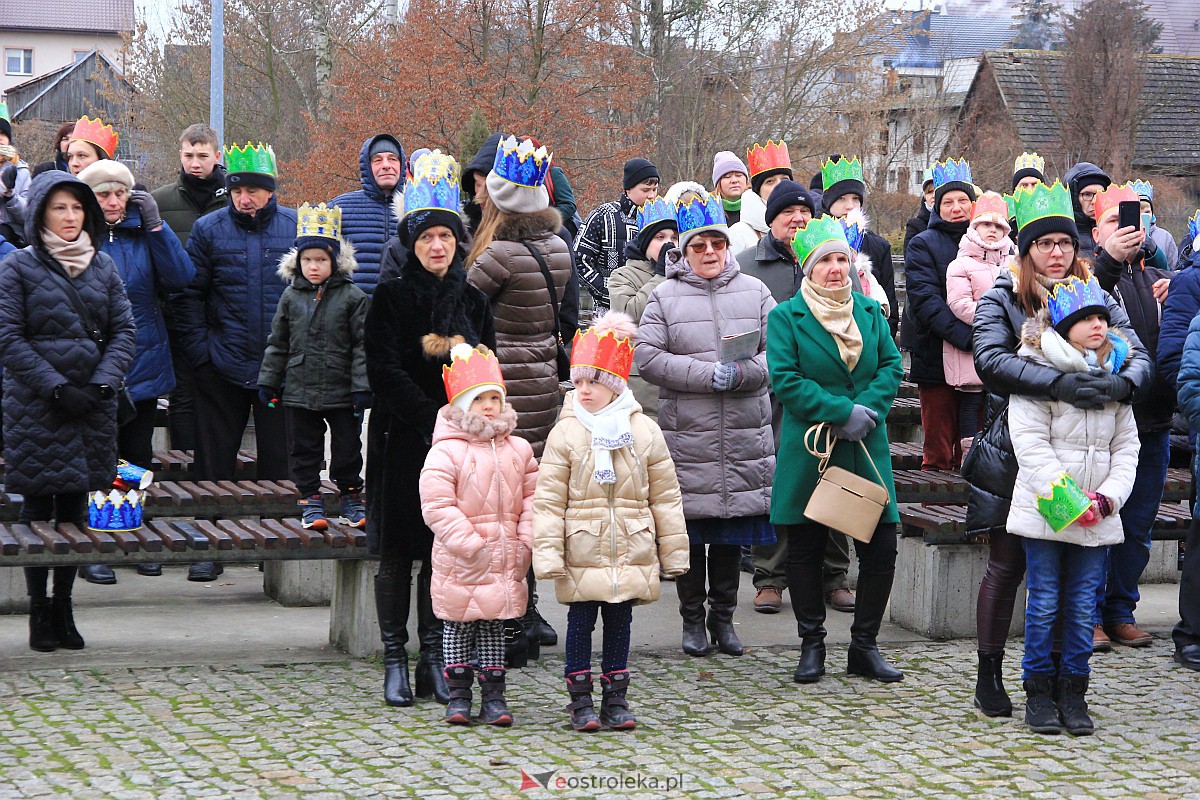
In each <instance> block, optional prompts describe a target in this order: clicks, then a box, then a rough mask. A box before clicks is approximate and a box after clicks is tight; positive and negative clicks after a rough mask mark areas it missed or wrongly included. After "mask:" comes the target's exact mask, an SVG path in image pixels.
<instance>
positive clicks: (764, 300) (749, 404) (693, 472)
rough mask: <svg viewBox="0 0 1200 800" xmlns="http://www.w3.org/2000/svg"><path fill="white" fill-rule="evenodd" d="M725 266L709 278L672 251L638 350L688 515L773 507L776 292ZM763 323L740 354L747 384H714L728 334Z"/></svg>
mask: <svg viewBox="0 0 1200 800" xmlns="http://www.w3.org/2000/svg"><path fill="white" fill-rule="evenodd" d="M725 252H726V256H725V266H724V268H723V270H722V271H721V274H720V275H718V276H717V277H715V278H713V279H711V280H706V279H704V278H701V277H700V276H698V275H696V273H694V272H692V270H691V268H690V267H689V266H688V263H687V261H686V260H685V259H684V258H683V256H682V253H680V251H678V250H675V251H672V252H671V253H670V255H669V256H668V257H667V259H668V261H667V279H666V280H665V281H663V282H662V283H661V284H659V286H658V288H657V289H655V290H654V293H653V294H651V295H650V302H649V303H648V304H647V305H646V310H645V312H644V313H643V314H642V320H641V323H640V324H639V326H638V344H637V348H636V349H635V351H634V359H635V360H636V361H637V366H638V372H639V373H640V374H641V376H642V377H643V378H645V379H646V380H647V381H649V382H650V383H653V384H656V385H658V386H659V387H661V397H660V400H659V404H658V424H659V426H660V427H661V428H662V430H663V434H664V435H665V436H666V439H667V446H668V448H669V449H670V451H671V457H672V458H673V459H674V460H675V467H676V470H677V472H678V473H679V486H680V488H681V489H682V490H683V511H684V516H686V517H687V518H688V519H733V518H735V517H749V516H757V515H760V514H768V513H770V509H771V483H772V478H773V476H774V474H775V440H774V437H773V436H772V435H771V401H770V399H769V397H768V388H769V387H768V374H767V355H766V343H767V315H768V314H769V313H770V312H771V309H773V308H775V299H774V298H773V297H772V296H771V290H770V289H768V288H767V287H766V285H765V284H764V283H763V282H762V281H760V280H758V279H757V278H752V277H750V276H749V275H744V274H742V272H741V271H740V269H739V268H738V263H737V260H736V259H735V258H734V257H733V254H732V253H731V252H730V251H729V250H726V251H725ZM755 329H758V330H760V331H761V336H760V337H759V344H758V354H757V355H755V356H754V357H753V358H751V359H747V360H745V361H741V362H739V363H740V364H741V366H742V369H743V378H742V382H741V384H740V385H739V386H738V387H737V388H736V389H734V390H732V391H728V392H717V391H715V390H714V389H713V386H712V380H713V371H714V370H715V369H716V366H717V352H718V351H717V348H718V342H719V340H720V339H721V337H722V336H726V335H730V334H737V333H745V332H747V331H752V330H755Z"/></svg>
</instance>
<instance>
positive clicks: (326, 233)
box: [296, 203, 342, 239]
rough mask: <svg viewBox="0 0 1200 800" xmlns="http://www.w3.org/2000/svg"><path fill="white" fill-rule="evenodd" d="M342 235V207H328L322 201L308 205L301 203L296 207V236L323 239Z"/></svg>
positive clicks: (336, 237) (337, 237)
mask: <svg viewBox="0 0 1200 800" xmlns="http://www.w3.org/2000/svg"><path fill="white" fill-rule="evenodd" d="M341 235H342V209H341V207H340V206H334V207H333V208H329V207H328V206H326V205H325V204H324V203H319V204H317V205H315V206H310V205H309V204H308V203H303V204H301V206H300V207H299V208H298V209H296V238H298V239H302V238H304V237H307V236H319V237H321V238H323V239H339V238H341Z"/></svg>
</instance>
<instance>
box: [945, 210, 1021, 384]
mask: <svg viewBox="0 0 1200 800" xmlns="http://www.w3.org/2000/svg"><path fill="white" fill-rule="evenodd" d="M1012 252H1013V243H1012V239H1009V238H1008V237H1007V236H1005V237H1003V238H1001V239H999V240H997V241H995V242H993V243H992V244H988V243H986V242H984V241H983V240H982V239H981V238H979V234H978V233H977V232H976V230H975V229H974V228H967V232H966V234H964V235H963V237H962V239H960V240H959V243H958V258H956V259H954V260H953V261H951V262H950V266H948V267H946V304H947V305H949V306H950V311H951V312H952V313H953V314H954V316H956V317H958V318H959V319H960V320H962V321H963V322H965V323H967V324H968V325H970V324H971V323H972V322H974V320H975V304H976V303H978V302H979V298H981V297H983V293H984V292H986V291H987V290H988V289H991V288H992V286H993V285H994V284H995V283H996V277H997V276H999V274H1000V268H1001V267H1002V266H1003V265H1004V263H1005V262H1006V261H1007V260H1008V259H1009V258H1010V257H1011V255H1012ZM942 366H943V367H944V368H945V371H946V383H947V384H948V385H950V386H953V387H954V388H956V389H966V390H969V391H978V390H979V389H980V388H982V383H983V382H982V381H980V380H979V375H978V374H977V373H976V372H975V360H974V354H973V353H971V352H969V351H967V350H959V349H958V348H957V347H955V346H954V345H952V344H950V343H949V342H946V341H943V342H942Z"/></svg>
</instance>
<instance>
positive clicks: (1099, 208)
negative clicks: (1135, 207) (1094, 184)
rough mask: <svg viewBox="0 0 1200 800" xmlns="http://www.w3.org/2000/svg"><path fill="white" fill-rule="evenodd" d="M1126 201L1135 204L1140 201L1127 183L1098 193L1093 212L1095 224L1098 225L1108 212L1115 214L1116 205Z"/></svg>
mask: <svg viewBox="0 0 1200 800" xmlns="http://www.w3.org/2000/svg"><path fill="white" fill-rule="evenodd" d="M1127 200H1132V201H1133V202H1135V203H1139V202H1140V201H1141V198H1140V197H1138V193H1137V191H1136V190H1135V189H1134V188H1133V187H1132V186H1130V185H1129V184H1128V183H1126V184H1124V185H1122V186H1109V187H1108V188H1107V189H1105V190H1104V191H1103V192H1100V194H1098V195H1096V208H1095V210H1094V213H1095V215H1096V223H1097V224H1099V222H1100V221H1101V220H1102V219H1104V218H1105V217H1106V216H1107V215H1108V214H1109V213H1110V212H1112V213H1114V214H1115V213H1116V211H1117V203H1122V202H1125V201H1127Z"/></svg>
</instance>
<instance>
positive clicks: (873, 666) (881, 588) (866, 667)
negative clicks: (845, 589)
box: [846, 572, 904, 683]
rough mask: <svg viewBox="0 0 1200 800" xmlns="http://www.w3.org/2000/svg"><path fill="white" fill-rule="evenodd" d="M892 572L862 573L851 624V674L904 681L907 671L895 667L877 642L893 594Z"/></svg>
mask: <svg viewBox="0 0 1200 800" xmlns="http://www.w3.org/2000/svg"><path fill="white" fill-rule="evenodd" d="M892 575H893V573H891V572H860V573H859V576H858V597H857V598H856V599H855V603H854V623H853V624H852V625H851V626H850V650H849V652H848V654H847V661H846V671H847V672H849V673H850V674H851V675H861V676H863V677H864V678H870V679H872V680H876V681H881V682H883V683H895V682H897V681H902V680H904V673H903V672H901V671H900V670H898V669H896V668H895V667H893V666H892V665H891V664H889V663H888V662H887V660H886V659H884V657H883V655H881V654H880V652H879V648H878V647H877V646H876V644H875V642H876V639H877V638H878V636H879V626H880V625H882V624H883V613H884V611H885V610H886V609H887V604H888V597H890V596H891V594H892Z"/></svg>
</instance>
